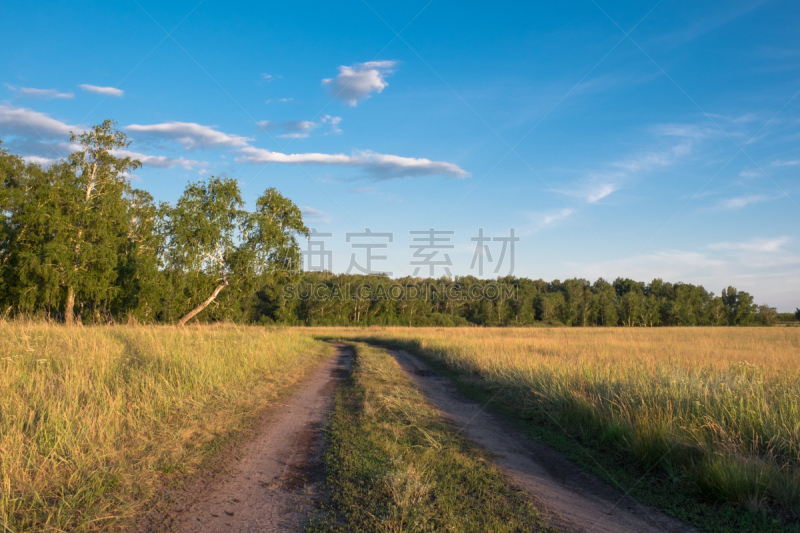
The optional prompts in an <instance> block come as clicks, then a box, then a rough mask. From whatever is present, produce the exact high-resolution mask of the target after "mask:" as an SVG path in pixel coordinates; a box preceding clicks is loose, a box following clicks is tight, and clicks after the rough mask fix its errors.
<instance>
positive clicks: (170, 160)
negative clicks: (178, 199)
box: [112, 150, 208, 170]
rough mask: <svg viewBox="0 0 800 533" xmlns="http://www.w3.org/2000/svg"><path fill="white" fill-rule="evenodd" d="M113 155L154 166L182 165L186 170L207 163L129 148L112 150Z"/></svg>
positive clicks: (201, 166)
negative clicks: (135, 150)
mask: <svg viewBox="0 0 800 533" xmlns="http://www.w3.org/2000/svg"><path fill="white" fill-rule="evenodd" d="M112 153H113V155H114V156H116V157H130V158H133V159H138V160H139V161H141V162H142V165H145V166H150V167H156V168H174V167H183V168H185V169H186V170H192V169H194V168H205V167H207V166H208V163H206V162H205V161H195V160H193V159H184V158H183V157H177V158H175V157H167V156H165V155H148V154H142V153H139V152H131V151H129V150H114V151H113V152H112Z"/></svg>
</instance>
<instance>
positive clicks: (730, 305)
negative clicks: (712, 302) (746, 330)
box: [721, 287, 757, 326]
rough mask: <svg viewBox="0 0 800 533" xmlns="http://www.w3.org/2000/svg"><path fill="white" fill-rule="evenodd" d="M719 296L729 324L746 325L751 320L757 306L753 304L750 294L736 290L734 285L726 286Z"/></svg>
mask: <svg viewBox="0 0 800 533" xmlns="http://www.w3.org/2000/svg"><path fill="white" fill-rule="evenodd" d="M721 297H722V304H723V305H724V306H725V310H726V311H727V313H728V323H729V324H730V325H731V326H736V325H739V326H746V325H748V324H751V323H752V322H753V319H754V318H755V313H756V309H757V307H756V305H754V304H753V297H752V296H750V295H749V294H748V293H746V292H744V291H737V290H736V288H734V287H728V288H727V289H724V290H723V291H722V295H721Z"/></svg>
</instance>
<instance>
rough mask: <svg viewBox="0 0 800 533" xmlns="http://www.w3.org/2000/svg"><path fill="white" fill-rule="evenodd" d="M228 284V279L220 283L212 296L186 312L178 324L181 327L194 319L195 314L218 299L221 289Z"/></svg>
mask: <svg viewBox="0 0 800 533" xmlns="http://www.w3.org/2000/svg"><path fill="white" fill-rule="evenodd" d="M227 286H228V280H225V281H223V282H222V283H221V284H220V285H218V286H217V288H216V289H214V293H213V294H212V295H211V296H209V297H208V298H206V299H205V300H204V301H203V302H202V303H201V304H200V305H198V306H197V307H195V308H194V309H192V310H191V311H189V312H188V313H186V314H185V315H184V316H183V318H181V319H180V320H178V326H180V327H183V326H185V325H186V323H187V322H188V321H190V320H191V319H193V318H194V317H195V315H197V314H198V313H199V312H200V311H202V310H203V309H205V308H206V307H208V304H210V303H211V302H213V301H214V300H215V299H216V297H217V296H218V295H219V293H220V291H221V290H222V289H224V288H225V287H227Z"/></svg>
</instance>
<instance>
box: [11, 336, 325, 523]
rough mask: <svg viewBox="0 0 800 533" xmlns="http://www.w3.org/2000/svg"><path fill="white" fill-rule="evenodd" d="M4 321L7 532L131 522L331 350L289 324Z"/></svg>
mask: <svg viewBox="0 0 800 533" xmlns="http://www.w3.org/2000/svg"><path fill="white" fill-rule="evenodd" d="M1 327H2V330H3V331H2V335H0V369H2V374H0V458H1V459H0V461H1V462H0V530H2V531H4V532H18V531H30V530H49V531H87V530H103V531H105V530H108V529H112V528H114V527H117V526H121V525H124V524H125V523H126V522H127V521H128V520H129V519H131V518H132V517H135V516H136V515H137V513H138V512H140V511H141V507H142V505H143V504H144V503H145V502H147V501H148V500H149V499H150V498H151V497H152V495H153V493H154V491H155V490H156V489H157V488H158V485H159V484H160V483H164V482H167V481H169V480H170V479H171V478H172V477H182V476H185V475H190V474H191V473H192V472H193V471H194V470H195V469H197V468H198V467H199V466H201V464H202V462H203V460H204V459H205V458H207V457H208V456H209V454H210V453H211V452H212V451H213V449H214V447H215V446H219V444H220V443H221V442H222V441H224V440H225V439H227V438H230V437H231V436H232V435H235V434H236V433H237V431H239V430H240V429H241V428H243V427H245V426H246V425H247V422H248V418H249V417H251V416H253V413H254V412H258V411H260V410H261V409H263V408H264V407H265V406H268V405H269V402H270V400H272V399H274V398H275V397H276V395H278V394H280V393H282V392H284V391H285V390H286V389H288V388H291V386H292V385H293V384H294V383H296V382H298V380H300V379H301V378H302V377H303V376H304V375H305V373H306V372H307V371H308V369H309V368H310V367H312V366H313V363H314V362H315V361H318V360H319V356H320V355H321V354H322V352H323V351H329V347H327V346H324V345H321V344H320V343H318V342H315V341H314V340H313V339H311V338H310V337H309V336H307V335H304V334H303V333H301V332H298V331H291V330H264V329H263V328H244V327H235V326H221V327H204V328H197V329H186V330H181V329H177V328H173V327H101V328H72V329H70V328H64V327H58V326H48V325H35V324H24V323H22V324H4V325H2V326H1Z"/></svg>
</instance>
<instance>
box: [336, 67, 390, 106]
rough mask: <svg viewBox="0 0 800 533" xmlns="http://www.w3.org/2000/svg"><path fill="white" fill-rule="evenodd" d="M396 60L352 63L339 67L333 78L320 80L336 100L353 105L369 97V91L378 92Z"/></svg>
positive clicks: (380, 90) (386, 85)
mask: <svg viewBox="0 0 800 533" xmlns="http://www.w3.org/2000/svg"><path fill="white" fill-rule="evenodd" d="M396 65H397V62H396V61H368V62H366V63H356V64H354V65H350V66H345V65H342V66H340V67H339V74H338V75H337V76H336V77H335V78H326V79H324V80H322V85H323V86H324V87H327V88H328V91H329V92H330V94H331V95H332V96H333V97H334V98H336V99H337V100H339V101H341V102H344V103H346V104H347V105H350V106H353V107H355V106H356V105H358V102H360V101H361V100H364V99H366V98H369V97H370V94H371V93H380V92H382V91H383V90H384V89H385V88H386V87H388V86H389V83H388V82H387V81H386V79H385V78H386V76H388V75H390V74H392V73H393V72H394V68H395V66H396Z"/></svg>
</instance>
